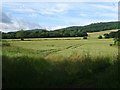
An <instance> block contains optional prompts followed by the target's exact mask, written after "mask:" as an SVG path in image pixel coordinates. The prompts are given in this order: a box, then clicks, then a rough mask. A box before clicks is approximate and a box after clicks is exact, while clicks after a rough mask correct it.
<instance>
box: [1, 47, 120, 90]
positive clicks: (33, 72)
mask: <svg viewBox="0 0 120 90" xmlns="http://www.w3.org/2000/svg"><path fill="white" fill-rule="evenodd" d="M61 58H62V59H61ZM2 59H3V60H2V66H3V68H2V69H3V76H2V78H3V89H4V88H53V87H54V88H59V87H60V88H61V87H66V88H68V87H72V88H76V87H78V88H91V87H94V88H120V80H119V78H118V77H119V74H120V71H119V69H120V60H118V59H117V58H114V60H113V58H112V59H111V58H110V57H109V56H105V57H101V56H98V57H95V58H92V57H91V56H90V55H89V53H87V54H86V53H85V54H84V55H80V54H78V53H74V54H72V55H71V56H69V57H68V58H64V57H62V56H58V57H57V56H52V58H49V57H48V58H44V57H43V56H41V55H40V53H38V52H37V51H30V50H27V49H22V48H19V47H14V46H11V45H10V46H5V47H3V55H2ZM53 59H56V60H53Z"/></svg>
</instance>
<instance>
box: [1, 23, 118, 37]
mask: <svg viewBox="0 0 120 90" xmlns="http://www.w3.org/2000/svg"><path fill="white" fill-rule="evenodd" d="M112 29H119V25H118V22H100V23H92V24H90V25H85V26H71V27H66V28H61V29H56V30H53V31H48V30H45V29H34V30H26V31H23V33H24V37H25V38H47V37H50V38H52V37H83V36H87V35H88V34H87V33H90V32H99V31H106V30H112ZM17 33H20V31H17V32H8V33H4V32H2V38H3V39H8V38H11V39H12V38H19V37H17Z"/></svg>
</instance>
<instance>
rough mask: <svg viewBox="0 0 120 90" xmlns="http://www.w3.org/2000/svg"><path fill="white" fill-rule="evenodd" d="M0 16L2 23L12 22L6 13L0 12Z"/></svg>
mask: <svg viewBox="0 0 120 90" xmlns="http://www.w3.org/2000/svg"><path fill="white" fill-rule="evenodd" d="M0 18H1V20H0V22H2V23H8V24H11V23H12V20H11V18H9V16H8V15H7V14H5V13H4V12H2V13H1V14H0Z"/></svg>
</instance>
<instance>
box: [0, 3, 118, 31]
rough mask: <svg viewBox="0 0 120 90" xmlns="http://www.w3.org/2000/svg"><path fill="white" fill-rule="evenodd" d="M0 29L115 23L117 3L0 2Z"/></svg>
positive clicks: (12, 29) (48, 28)
mask: <svg viewBox="0 0 120 90" xmlns="http://www.w3.org/2000/svg"><path fill="white" fill-rule="evenodd" d="M0 18H1V19H2V20H1V21H0V30H1V31H4V32H10V31H18V30H20V29H24V30H29V29H47V30H55V29H59V28H64V27H68V26H84V25H88V24H91V23H97V22H109V21H117V20H118V2H3V3H2V11H1V13H0Z"/></svg>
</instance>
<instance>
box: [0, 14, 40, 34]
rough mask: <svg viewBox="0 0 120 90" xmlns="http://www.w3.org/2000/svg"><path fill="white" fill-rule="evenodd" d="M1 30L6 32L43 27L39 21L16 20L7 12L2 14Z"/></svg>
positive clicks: (0, 16) (0, 15)
mask: <svg viewBox="0 0 120 90" xmlns="http://www.w3.org/2000/svg"><path fill="white" fill-rule="evenodd" d="M0 18H1V19H2V20H1V21H0V30H2V31H4V32H8V31H16V30H20V29H24V30H28V29H41V28H42V27H41V26H40V25H39V24H37V23H32V22H28V21H24V20H20V19H16V20H14V19H13V18H11V17H9V16H8V15H7V14H5V13H2V14H0Z"/></svg>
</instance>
